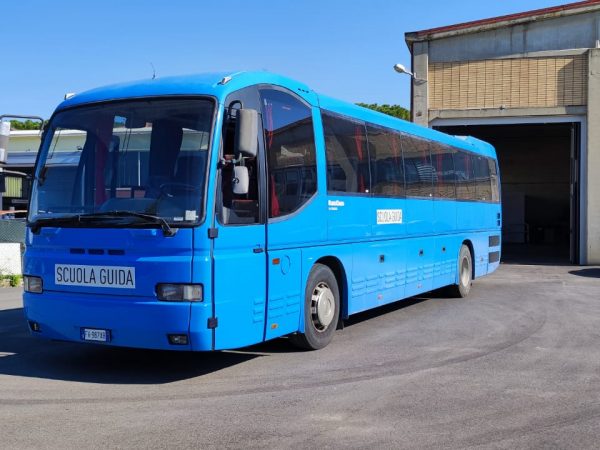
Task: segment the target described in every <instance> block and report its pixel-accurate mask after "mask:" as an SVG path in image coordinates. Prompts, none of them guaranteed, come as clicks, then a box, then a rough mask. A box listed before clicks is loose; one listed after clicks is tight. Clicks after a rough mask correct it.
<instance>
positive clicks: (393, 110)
mask: <svg viewBox="0 0 600 450" xmlns="http://www.w3.org/2000/svg"><path fill="white" fill-rule="evenodd" d="M357 105H358V106H362V107H363V108H369V109H372V110H374V111H379V112H380V113H383V114H387V115H388V116H393V117H397V118H399V119H404V120H410V111H409V110H408V109H406V108H403V107H402V106H400V105H378V104H377V103H370V104H369V103H357Z"/></svg>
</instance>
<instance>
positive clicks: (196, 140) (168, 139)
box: [29, 98, 214, 226]
mask: <svg viewBox="0 0 600 450" xmlns="http://www.w3.org/2000/svg"><path fill="white" fill-rule="evenodd" d="M213 111H214V102H213V101H212V100H209V99H200V98H197V99H190V98H188V99H173V98H163V99H146V100H129V101H119V102H111V103H102V104H94V105H90V106H81V107H76V108H72V109H68V110H65V111H62V112H59V113H57V114H56V115H55V116H54V118H53V119H52V121H51V123H50V124H49V127H48V132H47V133H46V136H45V138H44V141H43V144H42V147H41V151H40V156H39V161H38V163H37V167H36V178H35V182H34V186H33V192H32V199H31V205H30V211H29V221H30V222H31V223H36V222H38V223H49V224H50V223H52V222H53V221H54V220H56V221H62V225H65V226H68V224H69V223H73V224H75V223H76V224H77V226H82V225H83V226H85V224H91V225H90V226H95V225H98V224H102V225H103V226H129V225H136V226H148V224H149V223H153V222H152V221H148V220H140V218H143V217H142V216H144V215H147V216H152V218H154V219H156V220H155V221H154V223H155V224H156V223H168V224H169V225H175V226H178V225H182V226H185V225H193V224H195V223H197V222H198V221H199V220H201V219H202V217H203V208H204V192H205V187H204V185H205V181H206V164H207V154H208V148H209V142H210V137H211V127H212V121H213ZM128 213H132V214H128ZM83 218H85V219H86V220H80V219H83ZM69 219H77V220H71V222H69Z"/></svg>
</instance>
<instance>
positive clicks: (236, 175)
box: [232, 166, 250, 195]
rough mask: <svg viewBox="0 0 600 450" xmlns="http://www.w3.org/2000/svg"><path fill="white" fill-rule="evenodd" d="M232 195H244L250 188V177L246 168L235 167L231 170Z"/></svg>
mask: <svg viewBox="0 0 600 450" xmlns="http://www.w3.org/2000/svg"><path fill="white" fill-rule="evenodd" d="M232 184H233V193H234V194H239V195H246V194H247V193H248V188H249V186H250V177H249V176H248V168H247V167H245V166H235V167H234V168H233V183H232Z"/></svg>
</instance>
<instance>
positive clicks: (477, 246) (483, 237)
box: [471, 232, 489, 278]
mask: <svg viewBox="0 0 600 450" xmlns="http://www.w3.org/2000/svg"><path fill="white" fill-rule="evenodd" d="M471 242H472V243H473V249H474V250H475V255H473V256H474V257H473V259H474V260H475V278H479V277H482V276H484V275H487V270H488V259H489V233H487V232H479V233H477V234H474V235H473V236H472V237H471Z"/></svg>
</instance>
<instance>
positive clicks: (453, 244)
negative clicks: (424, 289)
mask: <svg viewBox="0 0 600 450" xmlns="http://www.w3.org/2000/svg"><path fill="white" fill-rule="evenodd" d="M461 243H462V240H460V242H459V237H458V236H456V235H446V236H443V235H442V236H436V237H435V244H434V253H435V254H434V258H435V267H434V275H433V276H434V279H433V289H437V288H441V287H444V286H448V285H451V284H454V283H455V282H456V277H457V275H456V274H457V267H456V263H457V261H458V252H459V250H460V244H461Z"/></svg>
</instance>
